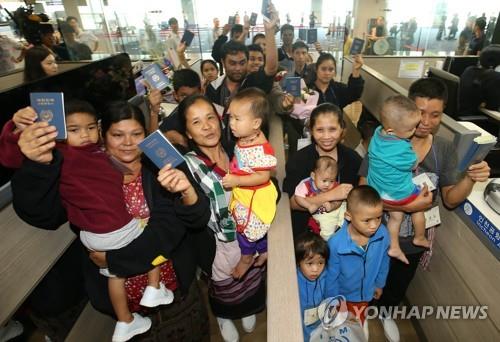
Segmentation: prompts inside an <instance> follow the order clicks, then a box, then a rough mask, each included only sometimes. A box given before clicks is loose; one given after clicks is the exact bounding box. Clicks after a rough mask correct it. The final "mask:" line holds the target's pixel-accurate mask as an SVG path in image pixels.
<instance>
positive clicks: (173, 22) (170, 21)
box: [168, 17, 178, 25]
mask: <svg viewBox="0 0 500 342" xmlns="http://www.w3.org/2000/svg"><path fill="white" fill-rule="evenodd" d="M177 23H178V21H177V19H176V18H175V17H172V18H170V19H168V24H169V25H172V24H177Z"/></svg>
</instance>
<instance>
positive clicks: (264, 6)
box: [260, 0, 271, 21]
mask: <svg viewBox="0 0 500 342" xmlns="http://www.w3.org/2000/svg"><path fill="white" fill-rule="evenodd" d="M268 8H269V0H262V9H261V11H260V12H261V13H262V16H263V17H264V20H265V21H271V13H269V10H268Z"/></svg>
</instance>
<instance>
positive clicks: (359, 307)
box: [327, 185, 390, 324]
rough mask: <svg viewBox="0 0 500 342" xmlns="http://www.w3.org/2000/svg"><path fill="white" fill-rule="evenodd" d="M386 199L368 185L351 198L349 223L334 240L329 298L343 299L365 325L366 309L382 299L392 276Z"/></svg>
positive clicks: (329, 261) (350, 194)
mask: <svg viewBox="0 0 500 342" xmlns="http://www.w3.org/2000/svg"><path fill="white" fill-rule="evenodd" d="M382 213H383V204H382V199H381V198H380V195H379V194H378V192H377V191H376V190H375V189H374V188H372V187H371V186H368V185H361V186H359V187H356V188H354V189H353V190H351V192H350V193H349V195H348V196H347V210H346V213H345V218H346V220H345V221H344V224H343V226H342V228H340V230H339V231H337V233H335V235H333V236H332V237H331V238H330V240H328V247H329V249H330V257H329V259H328V263H327V285H328V289H327V295H328V297H332V296H336V295H342V296H344V297H345V298H346V301H347V308H348V310H349V311H350V312H352V313H353V314H354V315H356V316H357V317H358V318H359V319H360V320H361V323H362V324H363V323H364V309H365V308H366V307H367V306H368V303H369V302H370V301H371V300H372V299H373V298H375V299H378V298H380V296H381V295H382V289H383V287H384V285H385V279H386V278H387V273H388V272H389V255H388V254H387V251H388V249H389V244H390V238H389V233H388V231H387V228H386V227H385V226H384V225H383V224H382V223H381V219H382Z"/></svg>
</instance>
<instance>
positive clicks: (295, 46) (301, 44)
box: [292, 40, 309, 52]
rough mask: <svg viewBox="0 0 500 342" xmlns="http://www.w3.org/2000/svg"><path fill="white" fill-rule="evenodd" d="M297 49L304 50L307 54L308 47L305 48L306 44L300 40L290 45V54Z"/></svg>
mask: <svg viewBox="0 0 500 342" xmlns="http://www.w3.org/2000/svg"><path fill="white" fill-rule="evenodd" d="M297 49H306V51H308V52H309V46H307V44H306V43H304V42H303V41H301V40H298V41H296V42H295V43H293V44H292V52H293V51H295V50H297Z"/></svg>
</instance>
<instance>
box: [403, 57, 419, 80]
mask: <svg viewBox="0 0 500 342" xmlns="http://www.w3.org/2000/svg"><path fill="white" fill-rule="evenodd" d="M423 73H424V61H416V60H413V61H405V60H401V62H400V63H399V73H398V78H420V77H422V74H423Z"/></svg>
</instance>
